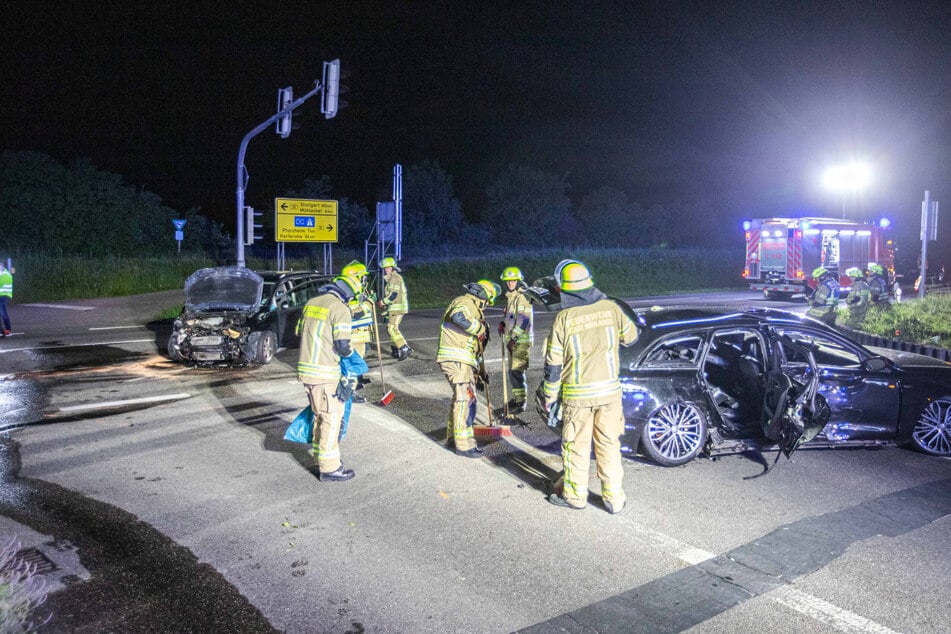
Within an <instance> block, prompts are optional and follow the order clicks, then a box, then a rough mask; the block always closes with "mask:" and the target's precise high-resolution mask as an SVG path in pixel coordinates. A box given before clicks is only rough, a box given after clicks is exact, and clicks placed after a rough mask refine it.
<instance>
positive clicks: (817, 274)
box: [812, 266, 829, 280]
mask: <svg viewBox="0 0 951 634" xmlns="http://www.w3.org/2000/svg"><path fill="white" fill-rule="evenodd" d="M828 272H829V271H828V269H825V268H823V267H821V266H817V267H816V268H815V269H813V271H812V277H814V278H815V279H817V280H818V279H820V278H821V277H822V276H823V275H825V274H826V273H828Z"/></svg>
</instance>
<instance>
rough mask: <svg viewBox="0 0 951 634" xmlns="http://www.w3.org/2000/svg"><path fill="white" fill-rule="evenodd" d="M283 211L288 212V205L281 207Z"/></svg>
mask: <svg viewBox="0 0 951 634" xmlns="http://www.w3.org/2000/svg"><path fill="white" fill-rule="evenodd" d="M281 209H282V210H283V211H287V203H284V204H282V205H281Z"/></svg>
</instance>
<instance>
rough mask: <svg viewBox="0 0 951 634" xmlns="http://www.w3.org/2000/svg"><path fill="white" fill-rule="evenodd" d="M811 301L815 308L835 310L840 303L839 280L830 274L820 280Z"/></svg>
mask: <svg viewBox="0 0 951 634" xmlns="http://www.w3.org/2000/svg"><path fill="white" fill-rule="evenodd" d="M810 303H811V304H812V308H815V309H825V310H835V308H836V306H838V305H839V281H838V280H836V279H835V278H834V277H832V276H829V277H828V278H826V279H824V280H822V281H821V282H819V285H818V286H816V292H815V293H813V294H812V300H811V301H810Z"/></svg>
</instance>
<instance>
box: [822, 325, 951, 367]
mask: <svg viewBox="0 0 951 634" xmlns="http://www.w3.org/2000/svg"><path fill="white" fill-rule="evenodd" d="M835 329H836V330H838V331H839V332H842V333H844V334H846V335H848V336H850V337H852V338H853V339H855V340H856V341H858V342H859V343H860V344H862V345H863V346H878V347H879V348H888V349H890V350H899V351H901V352H913V353H915V354H920V355H924V356H926V357H931V358H933V359H938V360H940V361H944V362H946V363H951V350H948V349H947V348H937V347H935V346H926V345H923V344H920V343H911V342H909V341H899V340H897V339H889V338H887V337H881V336H879V335H873V334H870V333H867V332H863V331H861V330H852V329H851V328H849V327H848V326H841V325H839V324H836V326H835Z"/></svg>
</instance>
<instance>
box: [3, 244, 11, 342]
mask: <svg viewBox="0 0 951 634" xmlns="http://www.w3.org/2000/svg"><path fill="white" fill-rule="evenodd" d="M12 299H13V272H12V271H10V269H8V268H7V266H6V264H4V263H3V262H0V320H2V322H3V329H2V330H0V337H6V336H7V335H9V334H10V330H12V329H13V326H11V325H10V313H8V312H7V302H9V301H11V300H12Z"/></svg>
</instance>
